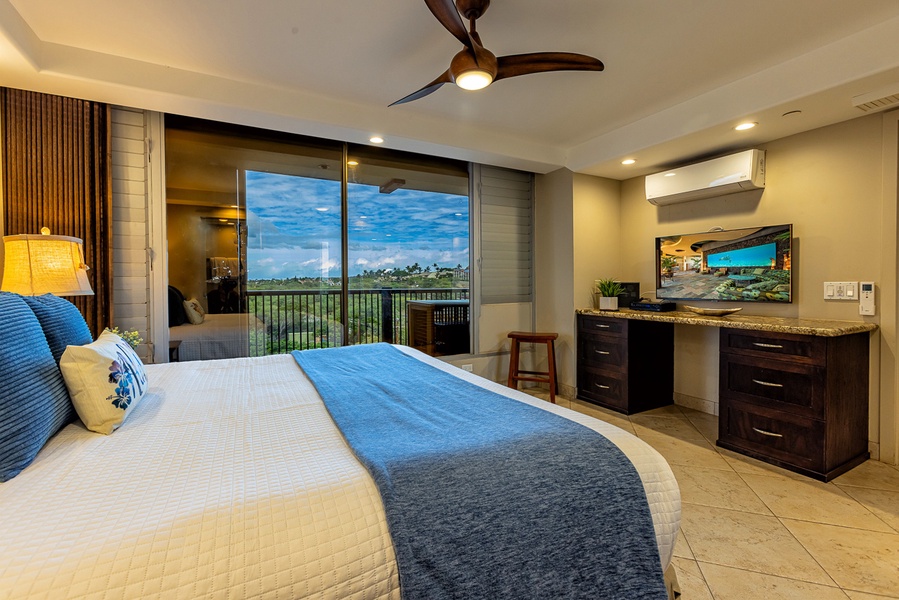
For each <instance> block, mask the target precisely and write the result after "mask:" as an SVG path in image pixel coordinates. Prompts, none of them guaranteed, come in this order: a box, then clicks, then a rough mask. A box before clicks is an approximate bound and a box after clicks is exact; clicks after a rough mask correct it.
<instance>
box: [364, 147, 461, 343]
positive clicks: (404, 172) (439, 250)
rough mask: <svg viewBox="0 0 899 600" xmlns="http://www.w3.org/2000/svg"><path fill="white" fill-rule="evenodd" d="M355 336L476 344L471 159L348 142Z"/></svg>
mask: <svg viewBox="0 0 899 600" xmlns="http://www.w3.org/2000/svg"><path fill="white" fill-rule="evenodd" d="M347 163H348V168H347V181H348V194H347V196H348V201H347V206H348V209H347V237H348V251H347V265H348V270H349V294H348V296H349V300H348V301H349V307H350V315H349V331H348V332H347V335H348V339H349V341H350V343H368V342H372V341H378V340H382V341H388V342H395V343H400V344H408V345H410V346H413V347H416V348H418V349H420V350H422V351H424V352H426V353H428V354H431V355H436V356H441V355H448V354H463V353H468V352H470V335H469V329H470V327H469V317H468V315H469V310H468V308H469V307H468V298H469V280H468V277H467V275H468V264H469V259H468V257H469V197H468V172H467V167H466V166H465V165H460V164H456V163H448V162H446V161H435V160H427V159H425V158H422V157H418V156H416V157H414V158H412V157H409V156H407V155H403V154H400V153H390V152H385V151H383V150H381V149H373V148H370V147H365V146H351V147H350V148H349V149H348V161H347Z"/></svg>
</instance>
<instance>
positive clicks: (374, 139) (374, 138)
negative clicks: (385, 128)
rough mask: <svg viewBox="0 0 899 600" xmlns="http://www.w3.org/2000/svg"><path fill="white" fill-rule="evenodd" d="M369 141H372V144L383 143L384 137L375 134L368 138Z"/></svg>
mask: <svg viewBox="0 0 899 600" xmlns="http://www.w3.org/2000/svg"><path fill="white" fill-rule="evenodd" d="M368 141H369V142H371V143H372V144H383V143H384V138H382V137H381V136H379V135H373V136H371V137H370V138H368Z"/></svg>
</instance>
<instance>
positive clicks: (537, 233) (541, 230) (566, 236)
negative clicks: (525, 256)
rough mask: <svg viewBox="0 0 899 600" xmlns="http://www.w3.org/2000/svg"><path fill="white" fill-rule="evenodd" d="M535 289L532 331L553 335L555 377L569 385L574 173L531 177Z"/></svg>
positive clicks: (561, 171) (571, 381)
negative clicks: (534, 318) (534, 193)
mask: <svg viewBox="0 0 899 600" xmlns="http://www.w3.org/2000/svg"><path fill="white" fill-rule="evenodd" d="M536 196H537V202H536V210H535V212H534V289H535V300H536V302H535V309H536V313H537V316H536V322H535V325H536V330H537V331H554V332H556V333H558V334H559V338H558V340H557V341H556V362H557V367H556V369H557V377H558V381H559V383H560V384H561V385H567V386H574V384H575V381H574V344H575V335H574V310H573V307H574V305H575V298H574V293H573V288H572V282H573V280H574V262H575V261H574V241H573V237H574V227H573V223H574V201H573V196H574V173H572V172H571V171H569V170H568V169H559V170H557V171H553V172H552V173H549V174H547V175H538V176H537V179H536Z"/></svg>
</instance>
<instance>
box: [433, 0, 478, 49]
mask: <svg viewBox="0 0 899 600" xmlns="http://www.w3.org/2000/svg"><path fill="white" fill-rule="evenodd" d="M425 4H427V5H428V8H429V9H430V10H431V12H432V13H433V14H434V16H435V17H437V20H438V21H440V24H441V25H443V26H444V27H446V30H447V31H449V32H450V33H451V34H453V35H454V36H455V37H456V39H457V40H459V41H460V42H462V44H463V45H464V46H465V47H466V48H471V46H472V44H471V38H470V37H469V35H468V30H467V29H465V24H464V23H463V22H462V16H461V15H460V14H459V11H458V10H457V9H456V4H455V3H454V2H453V0H425Z"/></svg>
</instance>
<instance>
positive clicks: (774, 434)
mask: <svg viewBox="0 0 899 600" xmlns="http://www.w3.org/2000/svg"><path fill="white" fill-rule="evenodd" d="M752 430H753V431H754V432H756V433H761V434H762V435H767V436H770V437H779V438H782V437H783V434H782V433H774V432H772V431H765V430H764V429H759V428H758V427H753V428H752Z"/></svg>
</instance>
